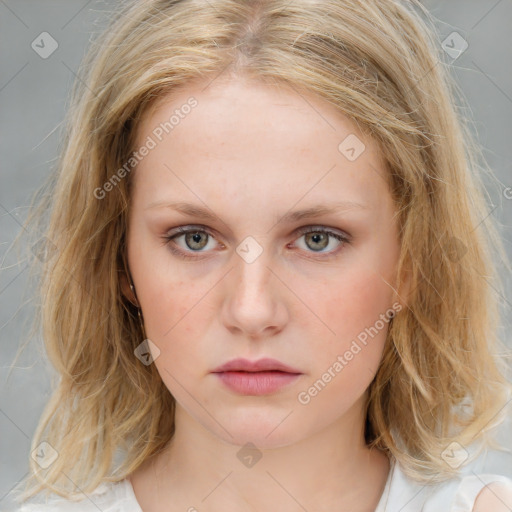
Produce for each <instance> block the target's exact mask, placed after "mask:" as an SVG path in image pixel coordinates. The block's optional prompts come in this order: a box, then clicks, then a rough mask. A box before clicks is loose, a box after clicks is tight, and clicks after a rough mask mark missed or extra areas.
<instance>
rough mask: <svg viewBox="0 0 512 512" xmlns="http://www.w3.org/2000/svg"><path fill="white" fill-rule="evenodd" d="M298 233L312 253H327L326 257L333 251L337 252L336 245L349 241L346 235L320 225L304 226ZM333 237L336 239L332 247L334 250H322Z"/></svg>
mask: <svg viewBox="0 0 512 512" xmlns="http://www.w3.org/2000/svg"><path fill="white" fill-rule="evenodd" d="M299 234H300V235H301V237H299V239H300V238H302V236H304V242H305V246H306V247H307V248H308V249H311V251H312V252H313V253H319V254H322V255H324V254H327V257H329V256H333V255H334V254H335V253H337V252H338V251H336V250H335V249H336V247H340V246H342V245H345V244H348V243H350V239H349V237H348V235H344V234H342V233H338V232H335V231H331V230H330V229H326V228H324V227H321V226H306V227H303V228H300V229H299ZM333 239H334V240H336V241H337V245H336V247H335V248H334V250H331V251H324V249H325V248H326V247H328V246H329V243H330V242H331V240H333ZM311 251H308V252H311ZM322 257H324V256H322Z"/></svg>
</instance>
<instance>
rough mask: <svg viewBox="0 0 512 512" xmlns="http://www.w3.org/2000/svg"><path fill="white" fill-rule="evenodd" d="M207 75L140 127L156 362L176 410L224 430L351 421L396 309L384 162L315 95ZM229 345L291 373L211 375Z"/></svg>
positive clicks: (148, 324) (135, 243)
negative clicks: (209, 80) (209, 79)
mask: <svg viewBox="0 0 512 512" xmlns="http://www.w3.org/2000/svg"><path fill="white" fill-rule="evenodd" d="M206 85H207V84H206V83H204V84H200V86H197V87H189V88H187V89H186V90H182V91H180V92H179V93H178V94H175V95H174V96H173V98H172V100H171V99H169V98H167V99H166V100H165V101H164V102H162V103H161V104H160V105H159V106H158V108H157V109H156V110H154V111H153V112H150V113H148V114H147V115H146V116H145V118H144V120H143V123H142V125H141V127H140V129H139V132H138V137H137V148H139V156H138V158H140V162H139V164H138V166H137V168H136V170H134V171H133V172H134V176H133V178H134V189H133V197H132V206H131V210H130V218H129V232H128V261H129V266H130V270H131V274H132V277H133V281H134V285H135V290H136V293H137V298H138V300H139V303H140V305H141V308H142V312H143V317H144V325H145V329H146V334H147V337H148V338H149V339H150V340H151V342H152V343H153V344H154V346H156V347H157V348H158V350H155V351H154V356H155V360H154V363H153V364H155V365H156V367H157V369H158V372H159V374H160V375H161V378H162V380H163V382H164V383H165V385H166V386H167V388H168V389H169V391H170V392H171V393H172V395H173V396H174V397H175V398H176V401H177V405H178V409H177V413H176V414H177V415H183V416H182V417H183V418H188V420H189V421H194V420H195V422H197V424H198V425H201V426H202V427H204V428H205V429H206V430H207V431H208V432H210V433H212V434H214V435H215V436H217V437H220V438H222V439H223V440H225V441H226V442H228V443H234V444H243V443H245V442H247V441H251V442H252V443H254V444H255V445H256V446H258V447H261V448H265V447H267V448H270V447H277V446H284V445H288V444H291V443H293V442H297V441H299V440H301V439H305V438H306V437H308V436H311V435H313V434H315V433H317V432H320V431H321V430H323V429H325V428H327V427H330V426H331V427H332V426H335V427H336V428H338V426H339V428H347V429H349V428H350V429H353V431H357V432H359V431H360V430H361V429H362V420H363V409H364V400H365V390H366V389H367V388H368V385H369V384H370V382H371V381H372V379H373V377H374V375H375V373H376V371H377V368H378V366H379V363H380V360H381V356H382V351H383V346H384V341H385V338H386V332H387V329H388V325H389V320H390V318H391V317H392V315H393V314H394V313H395V314H396V313H397V312H398V311H399V310H400V308H401V306H400V304H399V302H395V296H394V294H393V287H394V283H395V277H396V275H395V272H396V265H397V261H398V256H399V241H398V232H397V226H396V224H395V219H394V205H393V202H392V199H391V196H390V194H389V191H388V188H387V185H386V181H385V168H384V163H383V161H381V159H380V155H379V153H378V152H377V149H376V146H374V144H373V143H372V142H371V141H370V140H367V139H365V138H363V135H362V134H361V133H360V132H359V131H358V130H357V128H356V126H355V124H353V123H352V122H350V121H349V119H348V118H346V117H344V116H343V115H341V114H340V113H338V112H337V111H336V110H335V109H334V107H332V106H331V105H330V104H328V103H326V102H324V101H323V100H321V99H317V98H316V97H315V96H312V95H305V94H298V93H297V92H294V90H293V89H291V88H286V87H283V88H282V89H274V88H269V87H268V86H265V85H261V84H258V83H255V82H243V81H236V82H235V81H227V82H221V81H220V80H217V81H215V82H213V83H212V84H211V85H210V86H209V87H206ZM143 147H145V148H146V149H142V148H143ZM310 209H313V210H314V211H313V210H311V211H309V213H308V210H310ZM178 228H180V229H182V230H190V232H189V233H188V234H187V233H183V232H178V231H177V230H178ZM126 293H128V294H129V290H127V291H126ZM141 341H142V340H141ZM235 358H244V359H247V360H249V361H257V360H260V359H262V358H272V359H275V360H278V361H280V362H281V363H282V364H284V365H287V366H288V367H291V369H293V370H294V372H293V373H283V372H278V371H275V368H276V366H275V365H271V367H273V368H274V370H273V371H272V370H271V371H267V372H262V373H252V374H251V373H242V372H236V371H232V372H223V373H215V370H216V369H217V368H218V367H219V366H221V365H223V364H225V363H227V362H229V361H231V360H233V359H235ZM176 419H177V422H178V424H179V417H178V416H177V418H176ZM354 429H356V430H354Z"/></svg>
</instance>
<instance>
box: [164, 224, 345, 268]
mask: <svg viewBox="0 0 512 512" xmlns="http://www.w3.org/2000/svg"><path fill="white" fill-rule="evenodd" d="M176 231H177V232H176V233H173V234H167V235H165V236H164V237H163V239H164V245H166V246H168V248H169V250H170V251H171V252H172V253H173V254H174V255H176V256H178V257H179V258H182V259H184V260H193V259H197V258H198V257H197V256H192V255H191V254H190V252H188V251H187V252H183V251H182V250H181V249H177V248H176V247H173V245H172V244H173V243H174V239H175V238H178V237H180V236H183V235H186V234H187V233H190V232H192V233H197V232H199V233H206V234H207V235H208V236H211V237H212V238H215V237H214V235H213V234H212V233H211V231H209V230H208V229H206V228H204V227H202V226H188V227H186V228H183V227H181V226H180V227H179V228H176ZM308 233H325V234H327V235H330V236H332V237H333V238H335V239H336V240H338V241H340V242H343V243H342V245H341V247H343V246H345V245H347V244H350V242H351V240H350V238H349V237H348V236H344V235H342V234H340V233H336V232H334V231H331V230H329V229H326V228H323V227H316V226H304V227H303V228H300V229H299V230H298V234H299V238H300V236H302V235H305V234H308ZM193 252H196V253H201V252H202V251H193ZM311 252H313V253H314V251H311ZM338 252H339V248H338V250H336V249H335V250H334V251H331V252H329V253H321V252H318V253H317V254H319V255H322V256H320V259H328V258H331V257H333V256H335V255H336V254H337V253H338Z"/></svg>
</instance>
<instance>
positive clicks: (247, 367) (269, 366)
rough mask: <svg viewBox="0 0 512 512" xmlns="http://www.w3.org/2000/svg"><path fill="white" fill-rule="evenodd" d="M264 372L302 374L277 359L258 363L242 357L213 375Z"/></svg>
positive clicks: (220, 367)
mask: <svg viewBox="0 0 512 512" xmlns="http://www.w3.org/2000/svg"><path fill="white" fill-rule="evenodd" d="M231 371H233V372H236V371H238V372H264V371H281V372H287V373H302V372H301V371H300V370H297V369H296V368H292V367H291V366H288V365H286V364H284V363H282V362H281V361H278V360H277V359H271V358H269V357H264V358H263V359H258V360H257V361H249V359H243V358H241V357H239V358H237V359H232V360H231V361H228V362H227V363H225V364H223V365H221V366H219V367H217V368H215V370H213V372H212V373H219V372H231Z"/></svg>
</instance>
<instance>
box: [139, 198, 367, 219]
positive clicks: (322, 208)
mask: <svg viewBox="0 0 512 512" xmlns="http://www.w3.org/2000/svg"><path fill="white" fill-rule="evenodd" d="M158 207H160V208H162V207H165V208H170V209H172V210H176V211H178V212H180V213H183V214H185V215H190V216H193V217H198V218H201V219H205V220H210V221H213V220H217V218H218V217H217V216H216V215H215V214H214V213H212V212H211V211H210V210H208V209H207V208H203V207H201V206H197V205H194V204H191V203H184V202H181V201H176V202H168V201H156V202H153V203H150V204H149V205H148V206H147V207H146V208H144V210H149V209H153V208H158ZM350 210H369V207H368V206H367V205H365V204H362V203H356V202H354V201H340V202H337V203H334V204H330V205H326V204H318V205H314V206H311V207H309V208H304V209H302V210H296V211H293V212H287V213H285V214H284V215H282V217H277V218H276V222H284V223H293V222H297V221H300V220H302V219H312V218H315V217H321V216H322V215H328V214H332V213H338V212H343V211H350Z"/></svg>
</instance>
